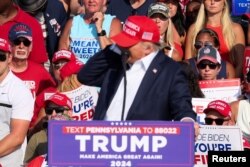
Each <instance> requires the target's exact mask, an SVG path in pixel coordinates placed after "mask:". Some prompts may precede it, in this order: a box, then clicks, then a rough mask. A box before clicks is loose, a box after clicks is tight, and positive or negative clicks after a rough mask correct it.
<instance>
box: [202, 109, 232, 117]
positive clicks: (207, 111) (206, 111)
mask: <svg viewBox="0 0 250 167" xmlns="http://www.w3.org/2000/svg"><path fill="white" fill-rule="evenodd" d="M211 111H214V112H217V113H218V114H220V115H221V116H223V117H227V116H228V115H225V114H223V113H221V112H220V111H219V110H216V109H215V108H206V109H205V110H203V113H205V114H207V113H209V112H211Z"/></svg>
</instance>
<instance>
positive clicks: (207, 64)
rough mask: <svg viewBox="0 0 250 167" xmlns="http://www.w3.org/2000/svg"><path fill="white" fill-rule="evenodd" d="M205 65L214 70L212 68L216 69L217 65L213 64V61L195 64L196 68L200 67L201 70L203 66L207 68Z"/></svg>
mask: <svg viewBox="0 0 250 167" xmlns="http://www.w3.org/2000/svg"><path fill="white" fill-rule="evenodd" d="M207 66H208V67H209V68H210V69H212V70H214V69H216V67H217V66H218V64H214V63H199V64H198V65H197V67H198V69H201V70H204V69H205V68H207Z"/></svg>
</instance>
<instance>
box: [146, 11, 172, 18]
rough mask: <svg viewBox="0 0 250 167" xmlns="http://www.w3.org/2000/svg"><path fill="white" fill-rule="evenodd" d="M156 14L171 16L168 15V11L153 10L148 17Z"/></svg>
mask: <svg viewBox="0 0 250 167" xmlns="http://www.w3.org/2000/svg"><path fill="white" fill-rule="evenodd" d="M154 14H161V15H163V16H164V17H166V18H169V17H168V15H166V13H164V12H161V11H155V12H152V13H150V15H148V17H151V16H153V15H154Z"/></svg>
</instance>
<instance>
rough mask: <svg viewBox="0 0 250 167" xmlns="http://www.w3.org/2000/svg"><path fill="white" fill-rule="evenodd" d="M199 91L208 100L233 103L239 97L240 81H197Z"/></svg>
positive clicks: (237, 79)
mask: <svg viewBox="0 0 250 167" xmlns="http://www.w3.org/2000/svg"><path fill="white" fill-rule="evenodd" d="M199 86H200V88H201V91H202V92H203V94H204V95H205V97H206V98H208V99H213V100H224V101H226V102H228V103H230V102H232V101H235V100H237V99H238V97H239V96H240V95H241V88H240V79H239V78H236V79H219V80H203V81H199Z"/></svg>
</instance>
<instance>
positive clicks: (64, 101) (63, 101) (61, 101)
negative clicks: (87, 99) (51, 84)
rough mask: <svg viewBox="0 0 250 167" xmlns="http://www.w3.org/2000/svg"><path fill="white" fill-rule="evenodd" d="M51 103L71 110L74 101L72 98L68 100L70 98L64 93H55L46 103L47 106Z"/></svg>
mask: <svg viewBox="0 0 250 167" xmlns="http://www.w3.org/2000/svg"><path fill="white" fill-rule="evenodd" d="M49 102H53V103H55V104H56V105H59V106H67V107H68V108H69V109H72V101H71V100H70V98H68V96H66V95H65V94H62V93H55V94H53V95H52V96H50V97H49V98H48V99H47V100H46V101H45V105H47V104H48V103H49Z"/></svg>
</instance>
